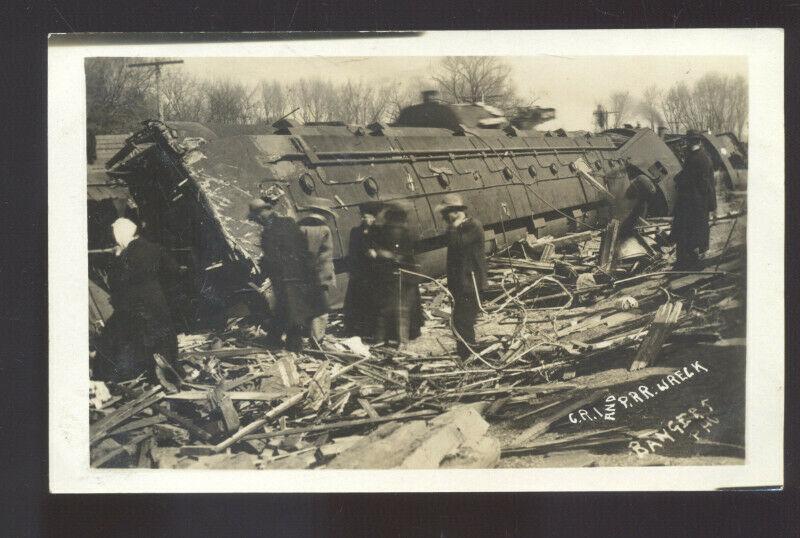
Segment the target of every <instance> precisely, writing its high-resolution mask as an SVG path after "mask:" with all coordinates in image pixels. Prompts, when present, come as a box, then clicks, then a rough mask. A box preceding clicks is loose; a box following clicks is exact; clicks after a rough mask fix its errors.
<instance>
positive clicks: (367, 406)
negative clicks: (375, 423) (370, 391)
mask: <svg viewBox="0 0 800 538" xmlns="http://www.w3.org/2000/svg"><path fill="white" fill-rule="evenodd" d="M358 405H360V406H361V409H363V410H364V411H366V412H367V415H369V417H370V418H379V417H380V415H379V414H378V412H377V411H375V408H374V407H372V404H371V403H369V400H366V399H364V398H359V399H358Z"/></svg>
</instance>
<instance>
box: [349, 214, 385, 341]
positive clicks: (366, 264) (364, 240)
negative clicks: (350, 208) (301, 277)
mask: <svg viewBox="0 0 800 538" xmlns="http://www.w3.org/2000/svg"><path fill="white" fill-rule="evenodd" d="M376 230H377V228H375V227H374V226H372V227H367V226H364V225H363V224H362V225H361V226H357V227H355V228H353V229H352V230H350V242H349V250H348V253H347V259H346V264H347V271H348V272H349V280H348V282H347V294H346V295H345V299H344V322H345V327H346V328H347V332H348V333H350V334H352V335H358V336H373V335H374V329H375V320H376V318H377V316H378V309H379V302H378V296H379V294H380V292H379V289H378V287H377V286H376V280H375V260H373V259H372V258H370V257H369V256H368V255H367V251H369V250H370V249H372V248H375V233H374V232H375V231H376Z"/></svg>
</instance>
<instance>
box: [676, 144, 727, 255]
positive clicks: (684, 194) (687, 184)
mask: <svg viewBox="0 0 800 538" xmlns="http://www.w3.org/2000/svg"><path fill="white" fill-rule="evenodd" d="M675 194H676V199H675V209H674V218H673V220H672V231H671V232H670V240H671V241H673V242H675V243H676V248H675V255H676V262H675V266H674V269H676V270H690V271H694V270H699V269H700V268H701V264H700V254H701V253H703V252H705V251H706V250H708V243H709V233H710V227H709V224H708V213H709V212H710V211H714V210H716V207H717V198H716V189H715V187H714V167H713V165H712V163H711V159H710V158H709V156H708V155H707V154H706V152H705V150H703V147H702V143H701V140H700V138H699V137H692V138H690V139H689V152H688V154H687V156H686V160H685V162H684V164H683V170H682V171H681V172H680V173H679V174H678V175H677V176H675Z"/></svg>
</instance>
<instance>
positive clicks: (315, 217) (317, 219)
mask: <svg viewBox="0 0 800 538" xmlns="http://www.w3.org/2000/svg"><path fill="white" fill-rule="evenodd" d="M315 223H320V224H328V221H327V220H326V219H325V217H324V216H323V215H320V214H319V213H309V214H308V215H303V218H301V219H300V224H315Z"/></svg>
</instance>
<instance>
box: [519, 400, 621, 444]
mask: <svg viewBox="0 0 800 538" xmlns="http://www.w3.org/2000/svg"><path fill="white" fill-rule="evenodd" d="M605 392H606V391H604V390H599V391H594V392H592V393H590V394H589V395H588V396H586V397H583V398H582V397H580V396H578V397H576V398H573V399H571V400H567V401H566V402H564V404H563V405H562V406H560V408H559V409H558V410H556V411H554V412H553V413H550V414H549V415H547V416H545V417H543V418H540V419H538V420H537V421H536V422H534V423H533V425H531V426H530V427H529V428H526V429H525V430H524V431H523V432H522V433H520V434H519V435H518V436H517V437H516V439H514V446H522V445H525V444H526V443H528V442H529V441H531V440H532V439H535V438H536V437H538V436H540V435H541V434H543V433H544V432H546V431H547V430H548V429H549V428H550V426H552V425H553V424H554V423H555V422H557V421H558V420H560V419H562V418H564V417H565V416H567V415H569V414H570V413H572V412H573V411H575V410H576V409H580V408H581V407H583V406H585V405H588V404H590V403H592V402H594V401H596V400H598V399H600V398H601V397H602V396H603V394H605Z"/></svg>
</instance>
